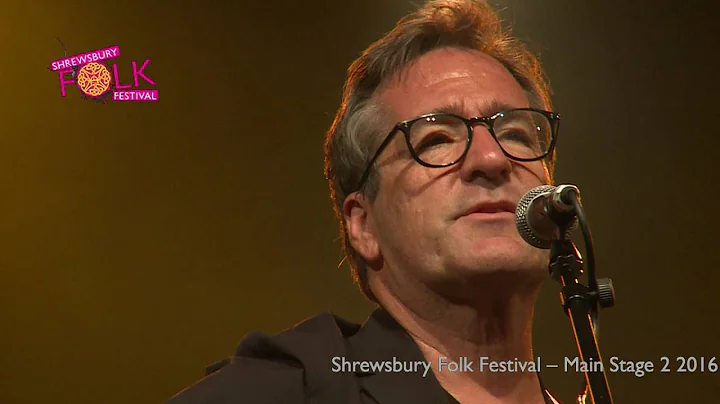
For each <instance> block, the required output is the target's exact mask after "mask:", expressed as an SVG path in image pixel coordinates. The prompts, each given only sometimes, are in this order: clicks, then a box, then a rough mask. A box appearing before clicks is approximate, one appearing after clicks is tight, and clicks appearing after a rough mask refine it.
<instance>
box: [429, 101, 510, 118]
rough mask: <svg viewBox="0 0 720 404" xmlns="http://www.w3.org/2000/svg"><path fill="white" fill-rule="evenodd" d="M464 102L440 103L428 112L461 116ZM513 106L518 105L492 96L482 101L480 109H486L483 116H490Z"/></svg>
mask: <svg viewBox="0 0 720 404" xmlns="http://www.w3.org/2000/svg"><path fill="white" fill-rule="evenodd" d="M464 104H465V103H463V102H461V101H451V102H448V103H446V104H443V105H441V106H440V107H438V108H434V109H433V110H432V111H430V112H429V113H431V114H454V115H460V116H462V115H463V110H464V108H463V107H464ZM515 108H518V107H516V106H513V105H510V104H506V103H504V102H500V101H498V100H497V99H494V98H493V99H492V100H490V101H488V102H485V103H483V104H482V108H481V110H482V111H486V113H485V114H484V116H492V115H494V114H497V113H498V112H501V111H507V110H509V109H515Z"/></svg>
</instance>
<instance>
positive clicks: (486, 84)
mask: <svg viewBox="0 0 720 404" xmlns="http://www.w3.org/2000/svg"><path fill="white" fill-rule="evenodd" d="M376 96H377V99H378V101H380V103H382V104H383V105H384V106H385V108H386V110H387V111H386V112H388V113H389V114H390V115H391V116H392V117H393V118H394V120H395V121H396V122H398V121H404V120H407V119H411V118H414V117H416V116H419V115H422V114H426V113H431V112H438V111H442V112H452V113H456V114H458V115H463V116H466V117H470V116H489V115H492V114H493V113H495V112H498V111H500V110H503V109H508V108H522V107H528V106H529V103H528V98H527V95H526V94H525V91H524V90H523V88H522V87H521V86H520V84H519V83H518V82H517V80H515V78H514V77H513V76H512V74H510V72H509V71H508V70H507V69H506V68H505V67H504V66H503V65H502V64H501V63H500V62H498V61H497V60H496V59H494V58H492V57H491V56H489V55H487V54H485V53H482V52H480V51H476V50H471V49H455V48H447V49H437V50H434V51H431V52H429V53H427V54H425V55H423V56H421V57H420V58H418V59H417V60H415V61H413V62H412V63H411V64H409V65H408V66H406V67H405V68H404V69H402V70H401V71H399V72H398V73H397V74H396V75H395V76H393V77H392V78H390V79H389V80H388V81H387V82H386V83H384V84H383V85H382V86H381V87H380V89H379V91H378V93H377V94H376Z"/></svg>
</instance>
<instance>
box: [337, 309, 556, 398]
mask: <svg viewBox="0 0 720 404" xmlns="http://www.w3.org/2000/svg"><path fill="white" fill-rule="evenodd" d="M347 345H348V346H347V349H348V360H351V361H376V362H385V361H392V360H393V359H394V360H396V361H398V362H401V363H404V364H415V363H421V362H423V363H427V359H425V357H424V356H423V354H422V352H420V349H419V348H418V347H417V344H416V343H415V341H414V340H413V339H412V337H410V335H409V334H408V333H407V331H405V329H404V328H402V326H401V325H400V324H398V322H397V321H396V320H395V319H394V318H393V317H392V316H391V315H390V314H389V313H387V312H386V311H385V310H383V309H382V308H378V309H377V310H375V311H374V312H373V313H372V314H371V315H370V317H369V318H368V320H367V321H366V322H365V324H363V326H362V327H361V328H360V329H359V330H358V332H357V333H356V334H355V335H353V336H352V337H350V338H349V340H348V344H347ZM383 370H384V369H383ZM423 372H424V368H423V367H419V368H418V371H417V372H405V371H401V372H387V371H380V372H374V371H367V372H363V371H357V372H355V375H356V376H357V378H358V381H359V384H360V388H361V389H362V390H364V391H365V393H367V394H368V395H370V396H371V397H373V398H374V399H375V401H377V402H378V403H380V404H385V403H402V402H408V403H414V404H447V403H448V402H450V401H449V396H448V393H447V392H446V391H445V390H444V389H443V387H442V386H441V385H440V382H438V381H437V379H436V378H435V374H434V373H433V371H432V370H430V371H428V372H427V374H425V375H424V376H423ZM538 378H539V379H540V387H541V389H542V391H543V394H544V396H545V401H546V402H547V403H557V401H556V400H555V398H554V397H552V395H551V394H550V392H548V391H547V389H545V386H544V385H543V382H542V378H541V377H540V374H539V373H538Z"/></svg>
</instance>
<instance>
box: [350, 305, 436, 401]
mask: <svg viewBox="0 0 720 404" xmlns="http://www.w3.org/2000/svg"><path fill="white" fill-rule="evenodd" d="M348 357H349V358H348V359H350V360H352V361H371V362H387V361H395V362H396V363H397V362H399V363H400V364H402V365H403V366H409V367H411V368H412V369H417V371H405V369H408V368H405V369H404V370H402V371H399V372H392V371H387V370H388V369H386V368H383V369H382V370H381V371H372V370H371V371H367V372H363V371H357V372H355V375H356V377H357V380H358V383H359V385H360V388H361V390H364V391H365V393H367V394H368V395H369V396H371V397H372V398H373V399H374V400H375V401H377V402H378V403H379V404H395V403H414V404H446V403H447V402H448V396H447V393H446V392H445V390H443V388H442V387H441V386H440V383H438V381H437V379H436V378H435V375H434V373H433V372H432V370H428V371H427V372H425V369H426V368H425V367H424V366H423V365H422V364H423V363H427V360H426V359H425V357H424V356H423V355H422V353H421V352H420V350H419V349H418V347H417V345H416V344H415V341H414V340H413V339H412V338H411V337H410V335H408V334H407V332H406V331H405V330H404V329H403V328H402V327H401V326H400V325H399V324H398V323H397V322H396V321H395V319H393V318H392V317H391V316H390V315H389V314H388V313H387V312H385V311H384V310H382V309H377V310H376V311H375V312H374V313H373V314H372V315H371V316H370V318H369V319H368V321H367V322H366V323H365V324H364V325H363V326H362V328H361V329H360V330H359V331H358V333H357V334H355V335H354V336H352V337H351V338H350V339H349V341H348ZM396 366H398V367H399V365H396ZM424 373H425V374H424ZM423 374H424V376H423Z"/></svg>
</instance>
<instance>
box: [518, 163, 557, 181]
mask: <svg viewBox="0 0 720 404" xmlns="http://www.w3.org/2000/svg"><path fill="white" fill-rule="evenodd" d="M516 168H517V170H518V172H519V176H520V178H521V179H522V181H523V182H525V183H527V184H528V185H533V186H534V185H542V184H549V183H550V172H549V171H548V169H547V165H545V164H544V163H543V162H542V161H533V162H529V163H517V166H516Z"/></svg>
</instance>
